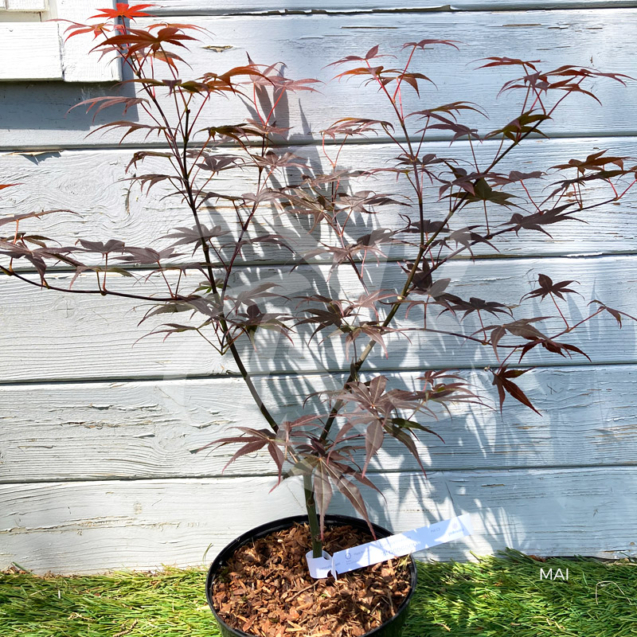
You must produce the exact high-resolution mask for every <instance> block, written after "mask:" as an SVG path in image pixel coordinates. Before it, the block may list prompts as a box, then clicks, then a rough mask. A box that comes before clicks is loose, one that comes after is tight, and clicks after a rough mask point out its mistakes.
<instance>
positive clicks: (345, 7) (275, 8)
mask: <svg viewBox="0 0 637 637" xmlns="http://www.w3.org/2000/svg"><path fill="white" fill-rule="evenodd" d="M158 4H159V6H158V7H157V8H156V9H153V10H152V11H153V13H154V14H156V15H228V14H238V13H275V12H290V11H308V12H309V11H312V12H315V13H319V12H340V11H343V12H355V11H402V10H407V11H419V10H420V11H491V10H496V11H498V10H499V11H503V10H514V9H515V10H527V11H530V10H538V9H540V10H543V9H570V8H573V9H591V8H609V7H634V6H636V5H637V3H636V2H635V0H456V1H455V2H450V3H445V2H442V1H441V0H385V1H384V2H382V1H379V0H325V1H324V2H321V5H320V7H317V6H316V3H315V2H309V1H308V0H279V2H276V3H273V2H272V0H234V1H229V0H224V1H221V2H212V1H211V0H163V1H162V2H160V3H158Z"/></svg>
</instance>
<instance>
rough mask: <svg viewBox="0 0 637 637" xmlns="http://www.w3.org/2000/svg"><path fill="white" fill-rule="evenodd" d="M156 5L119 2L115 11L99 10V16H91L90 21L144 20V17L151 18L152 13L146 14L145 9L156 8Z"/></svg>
mask: <svg viewBox="0 0 637 637" xmlns="http://www.w3.org/2000/svg"><path fill="white" fill-rule="evenodd" d="M154 6H156V5H154V4H133V5H128V4H125V3H123V2H118V3H117V6H116V8H115V9H98V11H99V13H98V14H97V15H93V16H91V17H90V18H89V19H90V20H92V19H93V18H108V19H109V20H110V19H111V18H124V19H126V20H134V19H135V18H142V17H144V16H149V15H150V13H144V11H143V9H148V7H154Z"/></svg>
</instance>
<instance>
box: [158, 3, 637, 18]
mask: <svg viewBox="0 0 637 637" xmlns="http://www.w3.org/2000/svg"><path fill="white" fill-rule="evenodd" d="M635 7H637V2H635V0H599V1H597V2H596V1H594V0H593V1H591V2H582V1H581V0H560V1H553V2H544V3H540V4H538V3H534V2H524V1H521V2H511V3H510V4H508V5H507V6H502V4H496V3H493V2H476V3H474V4H472V5H471V6H469V7H466V8H464V7H462V6H457V5H454V4H453V3H452V4H442V3H441V4H440V5H437V6H432V7H396V8H394V9H392V8H382V7H374V8H369V9H367V8H364V7H363V8H356V7H353V8H351V9H314V8H311V9H302V8H299V9H269V10H266V9H257V8H254V9H244V10H239V11H236V10H232V9H214V8H212V7H210V8H205V9H196V8H188V7H187V8H186V9H181V10H180V9H178V8H176V7H172V6H171V7H168V8H165V9H162V8H161V7H160V8H159V9H156V10H154V11H152V15H156V16H158V17H163V18H170V17H184V16H193V17H202V16H210V17H217V16H228V17H237V16H248V17H249V16H254V17H259V18H261V17H263V18H271V17H274V18H276V17H282V16H307V17H313V16H317V15H328V16H337V15H347V16H357V15H362V16H367V15H370V14H410V13H411V14H423V13H452V14H453V13H485V12H488V13H524V14H532V13H533V12H538V11H581V10H587V9H591V10H594V9H632V8H635Z"/></svg>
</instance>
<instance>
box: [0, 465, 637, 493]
mask: <svg viewBox="0 0 637 637" xmlns="http://www.w3.org/2000/svg"><path fill="white" fill-rule="evenodd" d="M636 466H637V462H635V463H633V464H630V463H629V464H626V463H617V464H604V465H600V464H581V465H537V466H534V465H524V466H519V467H499V466H494V467H489V468H485V467H454V468H447V469H428V470H427V474H426V477H425V479H428V478H429V477H430V476H432V475H434V474H435V475H437V476H439V475H443V474H448V473H474V474H481V473H484V474H486V473H488V474H493V473H507V474H510V473H514V472H529V471H538V472H543V471H571V470H573V471H581V470H583V469H584V470H585V469H634V468H635V467H636ZM367 473H368V474H369V475H372V474H373V475H390V474H391V475H400V476H403V477H409V476H413V477H423V474H422V471H415V470H413V469H409V470H407V471H405V470H404V469H381V468H378V469H376V468H371V467H370V468H369V469H368V470H367ZM276 477H277V473H276V472H269V471H268V472H263V471H260V472H259V473H258V474H254V473H245V474H244V473H233V474H232V475H225V474H221V473H218V474H217V473H211V474H201V475H197V476H189V477H187V478H183V477H179V478H170V477H169V478H162V477H152V478H150V477H130V478H122V477H116V478H109V477H104V476H100V477H96V478H90V477H87V478H82V479H81V480H77V479H71V478H69V479H62V478H57V479H55V480H39V479H35V480H28V481H24V480H0V485H18V486H19V485H31V484H40V485H47V484H50V485H52V484H87V483H93V482H198V481H199V480H234V479H237V480H245V479H253V478H276ZM476 477H479V475H477V476H476ZM484 486H486V487H491V486H494V485H484ZM495 486H499V485H495Z"/></svg>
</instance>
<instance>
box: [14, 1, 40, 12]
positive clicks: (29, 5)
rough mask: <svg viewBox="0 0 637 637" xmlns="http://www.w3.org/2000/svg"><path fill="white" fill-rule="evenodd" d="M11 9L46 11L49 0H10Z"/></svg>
mask: <svg viewBox="0 0 637 637" xmlns="http://www.w3.org/2000/svg"><path fill="white" fill-rule="evenodd" d="M8 9H9V11H46V10H47V9H48V3H47V0H9V6H8Z"/></svg>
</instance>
